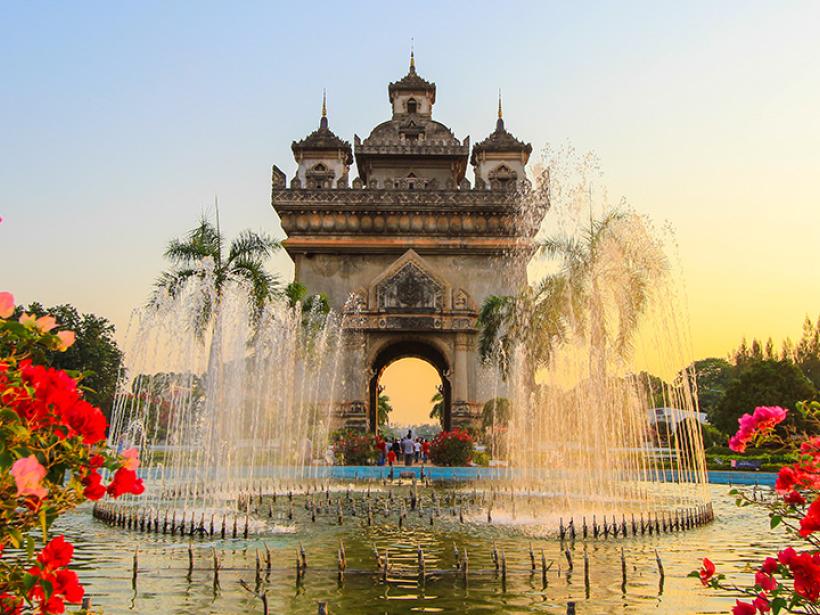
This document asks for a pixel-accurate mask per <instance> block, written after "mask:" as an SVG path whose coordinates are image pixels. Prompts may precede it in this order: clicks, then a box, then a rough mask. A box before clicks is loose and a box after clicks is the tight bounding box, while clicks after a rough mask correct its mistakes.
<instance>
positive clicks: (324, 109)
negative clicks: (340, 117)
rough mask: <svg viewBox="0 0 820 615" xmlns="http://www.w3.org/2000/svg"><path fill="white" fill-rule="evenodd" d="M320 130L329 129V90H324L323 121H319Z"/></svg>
mask: <svg viewBox="0 0 820 615" xmlns="http://www.w3.org/2000/svg"><path fill="white" fill-rule="evenodd" d="M319 128H320V129H322V128H325V129H326V128H327V90H325V89H324V88H322V119H321V120H319Z"/></svg>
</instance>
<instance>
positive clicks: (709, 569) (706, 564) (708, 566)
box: [700, 557, 715, 585]
mask: <svg viewBox="0 0 820 615" xmlns="http://www.w3.org/2000/svg"><path fill="white" fill-rule="evenodd" d="M714 574H715V565H714V564H713V563H712V562H711V560H710V559H709V558H708V557H704V558H703V567H702V568H701V569H700V582H701V583H703V584H704V585H709V579H711V578H712V576H713V575H714Z"/></svg>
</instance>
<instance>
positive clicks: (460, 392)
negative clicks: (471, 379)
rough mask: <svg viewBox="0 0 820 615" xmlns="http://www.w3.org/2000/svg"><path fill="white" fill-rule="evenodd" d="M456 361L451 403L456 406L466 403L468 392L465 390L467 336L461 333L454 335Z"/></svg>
mask: <svg viewBox="0 0 820 615" xmlns="http://www.w3.org/2000/svg"><path fill="white" fill-rule="evenodd" d="M455 345H456V360H455V364H456V365H455V386H454V387H453V388H454V391H453V402H455V403H456V404H458V403H461V402H466V401H468V400H467V397H468V393H467V391H468V390H469V389H468V388H467V336H466V335H464V334H463V333H458V334H456V344H455Z"/></svg>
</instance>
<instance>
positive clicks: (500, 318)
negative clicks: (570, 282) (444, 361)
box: [478, 276, 566, 376]
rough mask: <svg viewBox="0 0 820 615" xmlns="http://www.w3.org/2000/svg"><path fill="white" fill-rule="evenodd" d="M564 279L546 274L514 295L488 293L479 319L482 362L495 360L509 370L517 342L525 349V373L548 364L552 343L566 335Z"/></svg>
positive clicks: (558, 342) (555, 343)
mask: <svg viewBox="0 0 820 615" xmlns="http://www.w3.org/2000/svg"><path fill="white" fill-rule="evenodd" d="M565 286H566V282H565V280H564V279H563V278H560V277H557V276H547V277H546V278H544V279H543V280H541V282H539V283H538V285H537V286H536V287H535V288H531V287H529V286H528V287H526V288H525V289H524V290H522V291H521V292H520V293H519V294H518V295H515V296H510V295H506V296H499V295H491V296H489V297H487V299H486V300H485V301H484V304H483V305H482V306H481V311H480V312H479V316H478V323H479V327H480V329H481V331H480V334H479V354H480V356H481V358H482V360H483V361H484V362H487V363H489V362H493V363H497V364H498V365H499V367H500V368H501V373H502V375H503V376H506V375H507V374H508V372H509V367H510V360H511V359H512V355H513V352H514V350H515V348H516V346H520V347H521V348H522V349H523V351H524V360H525V361H526V363H527V367H526V370H527V373H531V374H533V375H534V373H535V370H536V369H538V368H539V367H543V366H544V365H547V364H548V363H549V361H550V359H551V357H552V353H553V351H554V349H555V347H556V346H557V345H559V344H561V343H563V341H564V339H565V338H566V323H565V319H564V318H563V311H564V301H565V300H566V292H565Z"/></svg>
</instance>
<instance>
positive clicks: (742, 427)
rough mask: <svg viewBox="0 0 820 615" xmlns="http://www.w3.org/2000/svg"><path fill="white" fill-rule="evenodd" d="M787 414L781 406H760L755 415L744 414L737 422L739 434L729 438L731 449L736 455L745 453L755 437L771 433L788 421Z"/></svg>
mask: <svg viewBox="0 0 820 615" xmlns="http://www.w3.org/2000/svg"><path fill="white" fill-rule="evenodd" d="M787 413H788V410H786V409H785V408H781V407H780V406H758V407H757V408H755V411H754V413H753V414H748V413H747V414H744V415H743V416H741V417H740V418H739V419H738V420H737V423H738V430H737V433H736V434H735V435H733V436H732V437H731V438H729V448H730V449H732V450H733V451H735V452H736V453H743V452H745V451H746V446H747V445H748V444H749V442H751V441H752V440H753V439H754V438H755V436H757V435H761V434H766V433H768V432H770V431H771V430H772V429H774V428H775V426H776V425H778V424H779V423H782V422H783V421H784V420H785V419H786V414H787Z"/></svg>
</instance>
